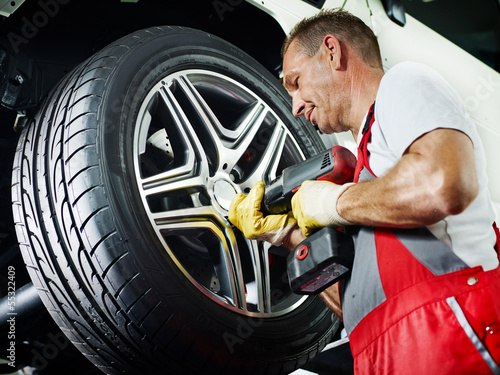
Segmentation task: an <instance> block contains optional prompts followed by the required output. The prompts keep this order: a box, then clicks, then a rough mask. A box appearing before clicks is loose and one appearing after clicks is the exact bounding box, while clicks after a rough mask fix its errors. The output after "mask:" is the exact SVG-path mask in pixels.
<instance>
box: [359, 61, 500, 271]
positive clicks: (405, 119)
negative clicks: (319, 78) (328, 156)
mask: <svg viewBox="0 0 500 375" xmlns="http://www.w3.org/2000/svg"><path fill="white" fill-rule="evenodd" d="M375 103H376V104H375V121H374V123H373V125H372V138H371V143H369V145H368V151H369V152H370V160H369V162H370V167H371V169H372V170H373V172H374V173H375V175H376V176H377V177H381V176H383V175H384V174H385V173H386V172H388V171H389V170H390V169H392V168H393V167H394V165H395V164H396V163H397V162H398V161H399V159H400V158H401V157H402V155H403V153H404V152H405V151H406V149H407V148H408V147H409V146H410V145H411V144H412V143H413V141H415V140H416V139H417V138H419V137H420V136H421V135H423V134H425V133H428V132H430V131H432V130H434V129H437V128H451V129H457V130H460V131H462V132H464V133H465V134H467V135H468V136H469V138H470V139H471V140H472V142H473V144H474V154H475V159H476V170H477V174H478V180H479V194H478V196H477V198H476V199H475V200H474V202H472V204H471V205H470V206H469V207H467V209H466V210H465V211H464V212H462V213H461V214H459V215H451V216H448V217H446V218H445V219H443V220H441V221H439V222H438V223H436V224H433V225H430V226H429V227H428V228H429V230H430V231H431V232H432V233H433V234H434V236H436V237H437V238H438V239H440V240H441V241H442V242H443V243H445V244H446V245H447V246H448V247H450V248H451V249H452V250H453V252H455V254H456V255H458V256H459V257H460V258H461V259H462V260H463V261H464V262H465V263H466V264H467V265H469V266H470V267H474V266H478V265H481V266H483V268H484V269H485V270H490V269H493V268H496V267H497V266H498V264H499V263H498V258H497V255H496V252H495V251H494V245H495V242H496V236H495V233H494V231H493V228H492V224H493V222H494V220H495V212H494V210H493V207H492V204H491V200H490V194H489V191H488V188H487V182H488V180H487V175H486V169H485V165H486V157H485V154H484V150H483V145H482V143H481V140H480V138H479V135H478V133H477V131H476V128H475V125H474V123H473V121H472V120H471V118H470V117H469V115H468V114H467V112H466V110H465V106H464V104H463V101H462V100H461V98H460V97H459V95H458V94H457V93H456V92H455V90H454V89H453V88H451V86H450V85H449V84H448V83H447V82H446V81H445V80H444V78H443V77H442V76H440V75H439V74H438V73H437V72H436V71H434V70H433V69H431V68H430V67H428V66H426V65H423V64H419V63H413V62H405V63H401V64H398V65H395V66H394V67H393V68H391V69H390V70H389V71H388V72H387V73H386V74H385V75H384V77H383V78H382V81H381V83H380V87H379V90H378V93H377V97H376V102H375ZM361 137H362V132H359V135H358V140H357V141H358V145H359V143H360V141H361Z"/></svg>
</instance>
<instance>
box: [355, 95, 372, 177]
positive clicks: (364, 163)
mask: <svg viewBox="0 0 500 375" xmlns="http://www.w3.org/2000/svg"><path fill="white" fill-rule="evenodd" d="M374 121H375V103H373V104H372V106H371V107H370V110H369V111H368V115H367V116H366V121H365V125H364V126H363V130H362V132H363V137H362V138H361V142H360V144H359V146H358V163H357V164H356V170H355V171H354V181H355V182H357V181H359V174H360V173H361V171H362V170H363V168H366V169H368V170H369V171H370V173H371V174H373V175H374V176H375V173H373V171H372V170H371V168H370V165H369V163H368V156H369V155H368V143H370V141H371V138H372V124H373V122H374Z"/></svg>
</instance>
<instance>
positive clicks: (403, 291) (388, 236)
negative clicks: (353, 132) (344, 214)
mask: <svg viewBox="0 0 500 375" xmlns="http://www.w3.org/2000/svg"><path fill="white" fill-rule="evenodd" d="M369 117H373V112H372V111H371V116H369ZM372 123H373V118H369V119H368V120H367V124H366V125H365V131H364V135H363V138H362V141H361V144H360V146H359V148H358V166H357V168H356V175H355V182H357V181H359V180H363V179H367V178H363V176H365V177H366V176H367V173H368V172H369V173H371V174H372V175H373V178H374V177H375V176H374V174H373V172H372V171H371V169H370V166H369V161H368V159H369V154H368V150H367V145H368V143H369V142H370V136H371V135H370V134H371V124H372ZM495 230H496V233H497V246H496V247H497V252H498V246H499V243H500V239H499V235H498V230H497V229H496V227H495ZM420 236H422V237H420ZM355 242H356V258H358V259H355V264H354V266H353V275H352V277H351V280H350V281H349V282H348V284H347V285H346V286H345V291H344V295H343V301H342V302H343V309H344V322H346V317H347V314H349V313H350V312H354V315H356V313H357V312H358V311H359V309H362V310H363V309H364V310H365V311H364V312H363V313H361V314H359V313H358V315H359V316H358V317H357V318H355V319H354V320H353V319H351V320H350V321H349V322H348V324H346V329H347V331H348V333H349V340H350V345H351V350H352V354H353V357H354V371H355V374H357V375H359V374H397V375H412V374H415V375H429V374H431V375H432V374H439V375H442V374H454V375H456V374H492V373H493V374H500V367H499V364H500V267H499V268H497V269H494V270H491V271H487V272H485V271H483V269H482V267H474V268H470V267H468V266H467V265H465V264H464V263H462V261H461V260H460V259H458V257H456V256H455V255H454V254H453V252H452V251H451V250H450V249H448V248H446V247H445V246H444V245H443V244H442V243H441V242H440V241H438V240H437V239H436V238H435V237H433V236H432V235H430V232H429V233H427V232H426V229H425V228H423V229H422V228H420V229H416V230H391V229H386V228H362V229H361V231H360V234H359V236H358V238H357V239H355ZM422 242H423V244H422ZM371 244H372V245H371ZM371 247H373V255H371V253H370V251H371V250H370V248H371ZM434 247H435V249H436V250H435V249H434ZM367 249H368V250H367ZM436 254H437V255H436ZM370 257H372V258H370ZM363 258H364V259H363ZM370 260H372V262H370ZM366 263H371V264H366ZM356 267H358V268H362V271H356V269H355V268H356ZM356 272H357V273H356ZM356 275H358V277H360V278H362V279H363V278H364V280H362V281H360V283H361V284H360V285H355V283H356V282H357V281H355V277H356ZM366 275H368V276H366ZM370 275H371V276H370ZM371 280H374V281H373V282H372V281H371ZM362 284H364V285H362ZM378 284H380V286H377V285H378ZM377 288H378V289H379V290H377ZM374 290H375V291H374ZM363 293H365V295H363ZM366 301H368V302H366ZM364 303H367V304H368V305H370V307H368V308H367V307H365V306H364ZM345 307H348V309H349V310H351V311H346V309H345Z"/></svg>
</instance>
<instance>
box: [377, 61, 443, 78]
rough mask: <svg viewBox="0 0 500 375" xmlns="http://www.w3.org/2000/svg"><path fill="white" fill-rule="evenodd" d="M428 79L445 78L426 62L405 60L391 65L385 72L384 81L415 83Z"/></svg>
mask: <svg viewBox="0 0 500 375" xmlns="http://www.w3.org/2000/svg"><path fill="white" fill-rule="evenodd" d="M426 79H430V80H432V81H435V80H444V79H443V77H442V76H441V75H440V74H439V73H438V72H437V71H436V70H434V69H433V68H431V67H430V66H428V65H426V64H423V63H419V62H415V61H404V62H401V63H398V64H396V65H394V66H393V67H391V68H390V69H389V70H388V71H387V72H386V73H385V75H384V78H383V79H382V83H384V81H386V82H387V81H391V82H392V81H395V82H400V83H405V82H407V83H414V82H415V81H419V80H426Z"/></svg>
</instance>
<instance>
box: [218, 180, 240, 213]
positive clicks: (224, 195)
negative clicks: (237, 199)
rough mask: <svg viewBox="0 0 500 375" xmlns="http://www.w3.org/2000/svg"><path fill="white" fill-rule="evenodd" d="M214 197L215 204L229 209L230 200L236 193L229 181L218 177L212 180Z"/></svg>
mask: <svg viewBox="0 0 500 375" xmlns="http://www.w3.org/2000/svg"><path fill="white" fill-rule="evenodd" d="M213 189H214V190H213V192H214V198H215V201H216V202H217V204H218V205H219V206H220V207H221V208H222V209H224V210H226V211H229V206H230V205H231V201H232V200H233V198H234V196H235V195H236V193H237V191H236V188H235V187H234V186H233V184H231V183H230V182H229V181H227V180H224V179H220V180H217V181H215V182H214V188H213Z"/></svg>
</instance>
